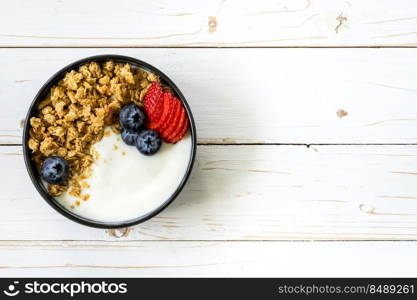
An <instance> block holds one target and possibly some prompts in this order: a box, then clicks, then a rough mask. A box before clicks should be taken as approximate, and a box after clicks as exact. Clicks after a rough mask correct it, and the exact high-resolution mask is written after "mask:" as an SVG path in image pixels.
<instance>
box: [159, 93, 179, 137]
mask: <svg viewBox="0 0 417 300" xmlns="http://www.w3.org/2000/svg"><path fill="white" fill-rule="evenodd" d="M174 101H175V105H176V106H177V107H176V109H174V113H173V114H172V119H171V120H170V122H169V124H168V127H167V128H166V129H165V130H164V131H162V138H164V139H165V138H168V137H169V136H170V135H171V134H172V133H173V132H174V131H175V129H176V128H177V127H178V123H179V121H180V118H181V114H182V111H183V110H184V107H183V106H182V104H181V101H180V100H178V99H177V98H175V97H174Z"/></svg>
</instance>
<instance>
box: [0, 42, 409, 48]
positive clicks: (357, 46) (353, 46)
mask: <svg viewBox="0 0 417 300" xmlns="http://www.w3.org/2000/svg"><path fill="white" fill-rule="evenodd" d="M111 48H117V49H123V48H126V49H127V48H130V49H293V48H294V49H300V48H301V49H303V48H304V49H343V48H346V49H384V48H397V49H406V48H417V44H414V43H413V44H410V45H408V44H404V45H384V46H364V45H350V46H235V47H234V46H207V47H205V46H164V47H160V46H118V45H112V46H97V45H96V46H71V45H66V46H0V49H111Z"/></svg>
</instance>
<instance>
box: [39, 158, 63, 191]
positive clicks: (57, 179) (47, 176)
mask: <svg viewBox="0 0 417 300" xmlns="http://www.w3.org/2000/svg"><path fill="white" fill-rule="evenodd" d="M68 173H69V165H68V163H67V161H66V160H65V159H63V158H62V157H59V156H51V157H48V158H47V159H45V161H44V162H43V164H42V168H41V175H42V178H43V179H44V180H45V181H46V182H47V183H50V184H60V183H63V182H64V181H65V180H66V179H67V178H68Z"/></svg>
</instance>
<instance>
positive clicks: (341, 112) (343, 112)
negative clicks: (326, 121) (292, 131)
mask: <svg viewBox="0 0 417 300" xmlns="http://www.w3.org/2000/svg"><path fill="white" fill-rule="evenodd" d="M336 115H337V116H338V117H339V118H343V117H346V116H347V115H348V112H347V111H346V110H344V109H338V110H337V111H336Z"/></svg>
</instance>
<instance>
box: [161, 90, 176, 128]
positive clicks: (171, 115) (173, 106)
mask: <svg viewBox="0 0 417 300" xmlns="http://www.w3.org/2000/svg"><path fill="white" fill-rule="evenodd" d="M167 94H168V93H167ZM168 95H169V97H170V101H171V107H170V109H171V111H170V113H169V116H168V118H167V119H166V120H165V122H164V123H162V124H161V127H160V128H159V132H160V134H161V135H162V134H163V133H164V131H165V130H166V129H167V128H168V127H169V126H170V125H171V124H172V122H173V119H174V117H175V114H176V112H177V110H178V109H179V108H181V103H179V101H177V100H176V99H175V97H174V96H172V94H171V93H169V94H168Z"/></svg>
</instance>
